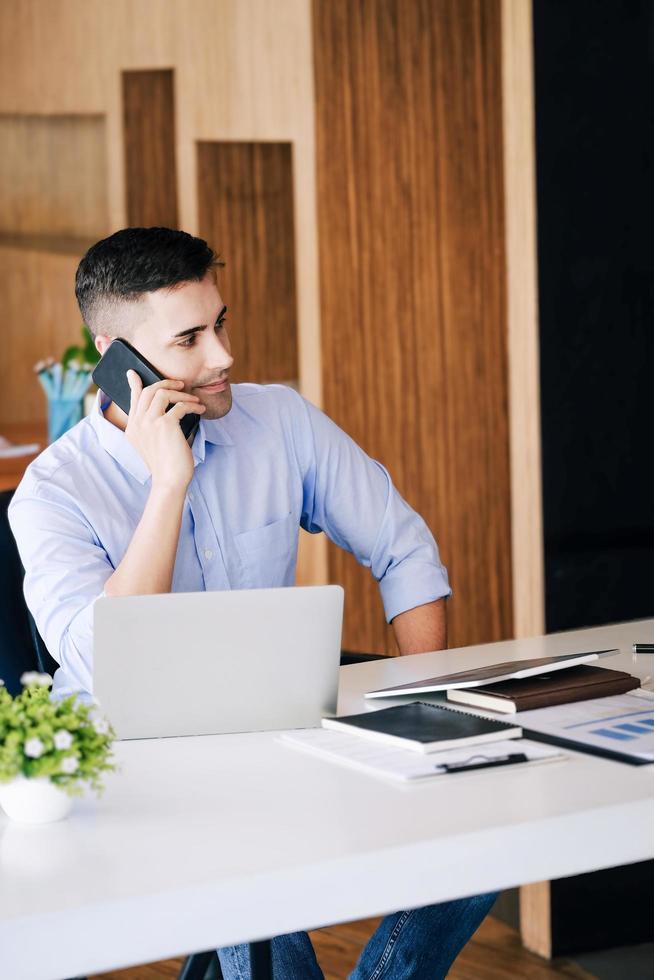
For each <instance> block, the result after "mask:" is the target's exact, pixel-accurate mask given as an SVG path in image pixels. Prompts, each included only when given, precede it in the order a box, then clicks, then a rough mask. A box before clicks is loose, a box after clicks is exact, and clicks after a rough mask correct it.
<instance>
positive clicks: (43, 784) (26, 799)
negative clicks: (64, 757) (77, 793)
mask: <svg viewBox="0 0 654 980" xmlns="http://www.w3.org/2000/svg"><path fill="white" fill-rule="evenodd" d="M72 805H73V799H72V797H71V796H69V795H68V794H67V793H65V792H64V791H63V789H60V788H59V787H58V786H55V784H54V783H51V782H50V780H49V779H47V778H46V777H44V776H40V777H39V778H38V779H26V778H25V776H16V778H15V779H12V781H11V782H10V783H0V806H1V807H2V809H3V810H4V811H5V813H6V814H7V816H8V817H9V819H10V820H16V821H18V822H19V823H52V822H53V821H54V820H63V819H64V817H67V816H68V814H69V813H70V811H71V808H72Z"/></svg>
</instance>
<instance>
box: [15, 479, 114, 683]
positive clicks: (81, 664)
mask: <svg viewBox="0 0 654 980" xmlns="http://www.w3.org/2000/svg"><path fill="white" fill-rule="evenodd" d="M9 524H10V526H11V530H12V532H13V535H14V537H15V539H16V543H17V546H18V552H19V554H20V558H21V561H22V563H23V567H24V568H25V580H24V586H23V588H24V593H25V600H26V602H27V606H28V608H29V609H30V611H31V613H32V615H33V616H34V621H35V623H36V626H37V628H38V631H39V633H40V634H41V637H42V638H43V640H44V642H45V645H46V646H47V648H48V651H49V653H50V655H51V656H52V657H53V659H54V660H56V661H57V663H58V664H59V665H60V666H61V667H62V668H63V669H64V671H65V674H66V677H67V678H68V680H69V681H72V682H73V683H74V684H75V685H77V686H78V687H79V688H80V689H82V690H84V691H88V692H91V691H92V673H93V666H92V665H93V604H94V602H95V600H96V599H98V598H99V597H100V596H101V595H102V594H103V590H104V584H105V582H106V581H107V579H108V578H109V577H110V575H111V574H112V572H113V568H112V565H111V563H110V561H109V559H108V557H107V554H106V552H105V551H104V549H103V548H102V547H101V545H100V543H99V541H98V540H97V538H96V536H95V535H94V532H93V530H92V528H91V527H90V525H89V524H88V523H87V521H86V520H85V518H84V516H83V514H82V513H81V512H80V511H79V509H78V508H77V507H76V505H75V503H74V501H72V500H71V499H70V497H68V495H66V494H65V493H63V492H62V491H60V490H59V489H58V488H56V487H55V486H53V485H48V484H47V483H45V482H43V483H39V484H37V485H36V486H35V487H33V488H32V490H31V492H30V493H29V494H21V495H20V496H19V497H15V498H14V499H13V500H12V502H11V504H10V506H9Z"/></svg>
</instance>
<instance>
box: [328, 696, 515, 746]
mask: <svg viewBox="0 0 654 980" xmlns="http://www.w3.org/2000/svg"><path fill="white" fill-rule="evenodd" d="M322 725H323V728H333V729H335V730H336V731H339V732H340V731H344V732H349V733H350V734H351V735H361V736H362V737H363V738H370V739H373V740H376V741H378V742H385V743H386V744H387V745H401V746H402V747H403V748H406V749H414V750H415V751H417V752H440V751H443V750H445V749H453V748H458V747H459V746H461V747H463V746H465V745H479V744H481V743H482V742H500V741H504V740H505V739H507V738H520V737H521V735H522V729H521V728H520V727H519V726H518V725H512V724H509V723H507V722H505V721H496V720H495V719H494V718H493V719H487V718H480V717H479V716H478V715H472V714H468V713H467V712H465V711H457V710H456V709H454V708H444V707H441V706H440V705H436V704H427V703H426V702H424V701H411V702H409V704H400V705H397V706H396V707H393V708H382V709H381V710H380V711H364V712H363V713H361V714H358V715H345V716H344V717H342V718H323V720H322Z"/></svg>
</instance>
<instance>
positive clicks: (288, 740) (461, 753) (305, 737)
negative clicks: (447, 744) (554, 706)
mask: <svg viewBox="0 0 654 980" xmlns="http://www.w3.org/2000/svg"><path fill="white" fill-rule="evenodd" d="M279 740H280V741H281V742H283V743H284V744H285V745H292V746H294V747H295V748H298V749H302V750H304V751H305V752H311V753H313V754H314V755H319V756H321V757H322V758H323V759H328V760H330V761H331V762H337V763H340V764H341V765H346V766H350V767H351V768H354V769H359V770H362V771H364V772H367V773H369V774H371V775H373V776H381V777H384V778H387V779H394V780H400V781H403V782H408V781H411V780H417V779H424V778H426V777H428V776H444V775H451V769H450V768H448V767H456V768H457V769H458V770H459V771H460V772H465V768H466V766H469V767H470V769H471V770H474V771H475V772H478V771H480V770H481V771H483V767H484V765H485V764H488V763H493V762H494V761H495V762H496V764H497V763H501V762H504V760H507V764H511V762H510V757H511V756H512V755H519V756H521V757H522V758H521V759H520V762H525V761H527V762H546V761H551V760H556V759H562V758H564V756H563V754H562V753H561V752H560V751H559V750H558V749H555V748H552V747H551V746H548V745H541V744H539V743H537V742H529V741H527V740H526V739H511V740H510V741H508V740H507V741H503V742H492V743H490V744H489V743H487V744H484V745H473V746H470V745H467V746H465V747H464V748H458V749H448V750H447V751H445V752H430V753H429V755H423V754H421V753H416V752H414V751H412V750H411V749H403V748H396V747H395V746H390V745H380V744H379V743H375V742H372V741H368V740H367V739H365V738H359V736H357V735H349V734H347V733H345V732H337V731H328V730H326V729H321V728H311V729H307V730H303V731H296V732H284V733H283V734H282V735H280V737H279ZM525 756H526V759H525V758H524V757H525ZM459 767H461V768H460V769H459ZM495 771H496V770H495V766H492V767H491V768H490V769H489V772H495Z"/></svg>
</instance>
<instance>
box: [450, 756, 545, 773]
mask: <svg viewBox="0 0 654 980" xmlns="http://www.w3.org/2000/svg"><path fill="white" fill-rule="evenodd" d="M528 761H529V760H528V758H527V756H526V755H525V753H524V752H514V753H512V754H511V755H503V756H500V757H499V758H496V759H488V758H486V757H484V756H483V755H482V756H479V755H475V756H473V757H472V758H471V759H466V760H465V761H464V762H452V763H450V764H449V765H448V764H447V763H445V764H443V763H441V765H440V766H435V767H434V768H435V769H444V770H445V772H470V770H471V769H491V768H492V767H493V766H510V765H513V764H514V763H516V762H528Z"/></svg>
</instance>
